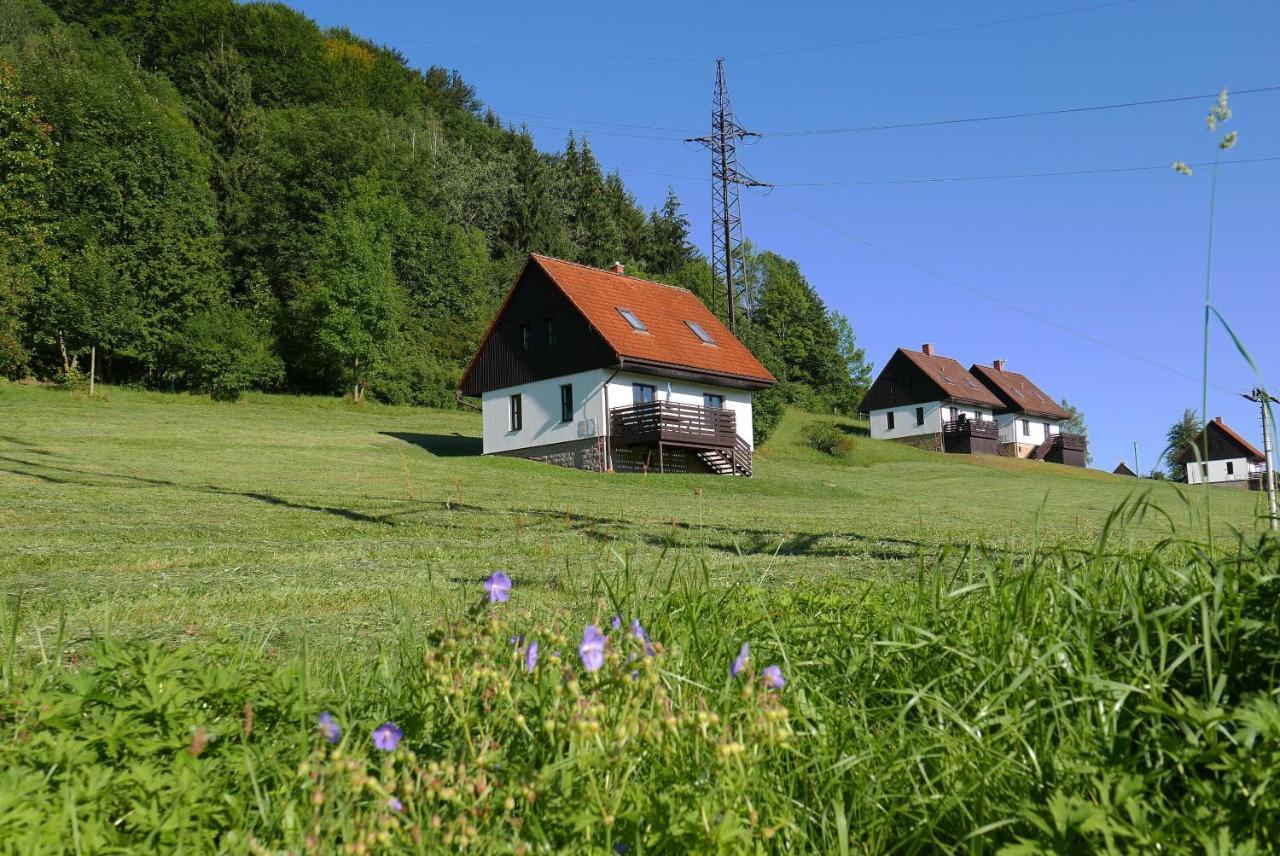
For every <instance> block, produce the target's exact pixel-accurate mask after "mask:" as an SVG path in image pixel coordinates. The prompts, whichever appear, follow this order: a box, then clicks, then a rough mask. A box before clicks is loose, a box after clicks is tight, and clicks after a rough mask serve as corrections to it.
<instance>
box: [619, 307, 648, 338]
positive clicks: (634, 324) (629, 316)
mask: <svg viewBox="0 0 1280 856" xmlns="http://www.w3.org/2000/svg"><path fill="white" fill-rule="evenodd" d="M618 314H619V315H621V316H622V317H623V318H625V319H626V320H627V323H628V324H630V325H631V329H632V330H635V331H637V332H640V333H645V332H648V330H649V328H648V327H646V326H644V322H642V321H641V320H640V319H639V318H637V317H636V315H635V313H634V312H632V311H631V310H630V309H623V308H622V307H621V306H619V307H618Z"/></svg>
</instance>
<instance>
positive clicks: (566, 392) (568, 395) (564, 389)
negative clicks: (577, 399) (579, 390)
mask: <svg viewBox="0 0 1280 856" xmlns="http://www.w3.org/2000/svg"><path fill="white" fill-rule="evenodd" d="M560 421H561V422H572V421H573V384H571V383H562V384H560Z"/></svg>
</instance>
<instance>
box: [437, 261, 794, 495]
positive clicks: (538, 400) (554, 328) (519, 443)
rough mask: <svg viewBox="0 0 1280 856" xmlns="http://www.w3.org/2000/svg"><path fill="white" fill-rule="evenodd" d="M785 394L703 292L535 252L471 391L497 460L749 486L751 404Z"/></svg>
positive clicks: (498, 321) (480, 359) (483, 350)
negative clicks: (761, 393)
mask: <svg viewBox="0 0 1280 856" xmlns="http://www.w3.org/2000/svg"><path fill="white" fill-rule="evenodd" d="M775 383H776V380H775V379H774V377H773V375H772V374H770V373H769V370H768V369H766V368H765V367H764V366H763V365H761V363H760V361H759V360H757V359H756V358H755V356H753V355H752V353H751V352H750V351H749V350H747V348H746V346H744V345H743V344H742V343H741V342H740V341H738V339H737V338H736V337H735V336H734V335H733V333H731V332H730V331H729V330H728V328H726V327H725V326H724V325H723V324H721V323H720V321H719V320H718V319H717V318H716V316H715V315H714V314H712V313H711V312H710V311H709V310H708V309H707V308H706V307H705V306H704V305H703V304H702V302H701V301H700V300H699V299H698V298H697V297H696V296H695V295H694V294H693V293H692V292H690V291H688V290H686V289H683V288H677V287H675V286H670V285H663V284H661V283H655V282H649V281H647V280H642V279H637V278H635V277H630V276H626V275H625V272H624V270H623V267H622V265H620V264H615V265H614V266H613V267H612V268H611V269H610V270H599V269H596V268H591V267H586V266H584V265H579V264H573V263H571V262H566V261H561V260H559V259H553V258H549V257H547V256H541V255H537V254H533V255H530V256H529V259H528V260H527V261H526V262H525V266H524V268H523V269H522V270H521V272H520V275H519V276H518V277H517V278H516V281H515V284H514V285H513V286H512V287H511V290H510V292H509V293H508V294H507V297H506V300H505V301H504V302H503V304H502V307H501V309H499V310H498V314H497V317H495V318H494V320H493V323H492V324H491V325H490V326H489V329H488V331H487V332H486V333H485V335H484V338H483V339H482V340H481V342H480V346H479V348H478V349H477V350H476V353H475V356H474V357H472V359H471V363H470V364H469V365H468V366H467V369H466V371H465V372H464V374H463V376H462V381H461V383H460V384H459V389H460V391H461V392H462V394H464V395H469V396H478V397H480V398H481V400H482V407H481V409H482V411H483V423H484V453H485V454H487V455H513V456H517V457H522V458H530V459H533V460H539V461H546V462H549V463H554V464H560V465H562V466H568V467H576V468H578V469H587V470H619V471H631V472H639V471H646V470H647V471H653V472H704V473H705V472H711V473H720V474H724V475H743V476H749V475H751V464H752V449H753V437H752V417H751V395H752V393H753V392H754V391H756V390H760V389H765V388H767V387H770V386H773V385H774V384H775Z"/></svg>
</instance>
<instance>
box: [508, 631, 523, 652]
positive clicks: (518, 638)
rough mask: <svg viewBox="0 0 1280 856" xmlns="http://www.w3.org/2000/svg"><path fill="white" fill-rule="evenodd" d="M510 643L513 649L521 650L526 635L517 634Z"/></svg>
mask: <svg viewBox="0 0 1280 856" xmlns="http://www.w3.org/2000/svg"><path fill="white" fill-rule="evenodd" d="M508 641H509V642H511V647H512V648H519V647H520V646H521V645H523V644H524V634H523V633H517V634H516V635H515V636H512V637H511V639H510V640H508Z"/></svg>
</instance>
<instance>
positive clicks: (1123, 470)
mask: <svg viewBox="0 0 1280 856" xmlns="http://www.w3.org/2000/svg"><path fill="white" fill-rule="evenodd" d="M1111 472H1112V474H1113V475H1117V476H1129V477H1130V478H1137V477H1138V474H1137V473H1135V472H1134V471H1133V470H1131V469H1130V468H1129V465H1128V464H1126V463H1125V462H1124V461H1121V462H1120V463H1118V464H1116V468H1115V469H1114V470H1112V471H1111Z"/></svg>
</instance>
